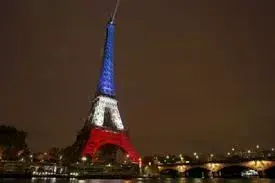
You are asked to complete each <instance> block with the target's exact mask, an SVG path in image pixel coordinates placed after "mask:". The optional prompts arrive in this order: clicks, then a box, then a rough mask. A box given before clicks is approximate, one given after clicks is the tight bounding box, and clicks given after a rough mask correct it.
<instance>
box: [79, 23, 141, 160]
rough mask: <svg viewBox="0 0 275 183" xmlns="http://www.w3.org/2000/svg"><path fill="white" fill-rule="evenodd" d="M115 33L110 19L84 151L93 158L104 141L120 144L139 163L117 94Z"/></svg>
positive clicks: (88, 121) (86, 126)
mask: <svg viewBox="0 0 275 183" xmlns="http://www.w3.org/2000/svg"><path fill="white" fill-rule="evenodd" d="M114 33H115V24H114V21H113V20H111V21H110V22H108V23H107V25H106V38H105V45H104V54H103V58H102V67H101V71H100V77H99V81H98V84H97V92H96V97H95V99H94V101H93V103H92V108H91V111H90V115H89V117H88V120H87V122H86V125H85V128H86V130H84V131H86V132H85V136H86V139H83V140H84V146H83V148H82V153H81V154H82V156H89V157H91V158H92V159H93V158H94V157H95V156H96V153H97V151H98V150H99V149H100V148H101V147H102V146H103V145H106V144H111V145H115V146H118V147H119V148H121V149H122V150H123V151H124V152H125V153H126V154H127V157H128V158H129V160H131V162H133V163H139V159H140V156H139V154H138V153H137V152H136V151H135V149H134V147H133V146H132V144H131V143H130V140H129V136H128V135H127V133H126V131H125V128H124V125H123V122H122V120H121V117H120V113H119V109H118V105H117V100H116V95H115V94H116V93H115V81H114V80H115V77H114Z"/></svg>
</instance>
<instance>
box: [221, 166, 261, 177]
mask: <svg viewBox="0 0 275 183" xmlns="http://www.w3.org/2000/svg"><path fill="white" fill-rule="evenodd" d="M249 170H254V171H255V172H256V173H257V172H258V171H257V170H256V169H253V168H251V167H247V166H243V165H241V164H233V165H228V166H225V167H223V168H221V169H220V170H219V176H220V177H224V178H226V177H242V173H244V172H245V171H249ZM257 174H258V173H257Z"/></svg>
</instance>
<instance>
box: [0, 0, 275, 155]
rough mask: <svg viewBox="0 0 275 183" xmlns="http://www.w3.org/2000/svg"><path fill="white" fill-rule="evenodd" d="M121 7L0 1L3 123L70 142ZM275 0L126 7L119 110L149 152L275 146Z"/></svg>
mask: <svg viewBox="0 0 275 183" xmlns="http://www.w3.org/2000/svg"><path fill="white" fill-rule="evenodd" d="M114 5H115V0H58V1H55V0H41V1H37V0H25V1H19V0H17V1H16V0H2V1H1V2H0V23H1V30H0V46H1V49H0V63H1V65H0V122H1V123H3V124H7V125H15V126H16V127H17V128H19V129H22V130H24V131H27V132H28V133H29V137H28V143H29V146H30V147H31V148H32V149H33V150H35V151H44V150H47V149H49V148H50V147H53V146H58V147H64V146H67V145H70V144H72V143H73V141H74V139H75V136H76V133H77V132H78V130H80V129H81V128H82V126H83V124H84V121H83V119H84V118H86V117H87V115H88V110H89V107H90V103H89V100H91V99H92V98H93V97H94V94H95V89H96V83H97V79H98V77H99V70H100V64H101V54H102V48H103V44H104V36H105V24H106V22H107V20H108V19H109V15H110V14H111V11H112V9H113V7H114ZM274 9H275V1H274V0H264V1H259V0H243V1H240V0H223V1H221V0H213V1H206V0H195V1H189V0H122V1H121V6H120V9H119V12H118V16H117V21H116V22H117V26H116V43H115V46H116V47H115V64H116V86H117V98H118V100H119V108H120V113H121V116H122V119H123V121H124V123H125V124H126V125H127V126H128V127H129V128H130V134H131V140H132V142H133V144H134V146H135V147H136V148H137V150H138V151H139V152H140V153H141V154H142V155H149V154H152V153H155V152H160V153H181V152H186V153H191V152H193V151H196V152H222V151H227V150H229V149H230V148H231V146H232V145H234V144H235V145H239V146H242V147H244V148H252V147H255V145H256V144H260V146H262V147H266V148H271V147H274V146H275V142H274V139H275V133H274V131H275V71H274V69H275V11H274Z"/></svg>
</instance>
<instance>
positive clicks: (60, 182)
mask: <svg viewBox="0 0 275 183" xmlns="http://www.w3.org/2000/svg"><path fill="white" fill-rule="evenodd" d="M0 182H1V183H275V179H260V178H254V179H220V178H215V179H199V178H195V179H191V178H190V179H186V178H178V179H173V178H156V179H146V178H145V179H134V180H110V179H91V180H78V179H58V178H32V179H0Z"/></svg>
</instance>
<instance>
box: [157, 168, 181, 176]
mask: <svg viewBox="0 0 275 183" xmlns="http://www.w3.org/2000/svg"><path fill="white" fill-rule="evenodd" d="M159 174H160V175H164V176H172V177H176V176H178V175H180V174H181V173H180V172H179V171H178V170H177V169H175V168H165V169H162V170H161V171H160V172H159Z"/></svg>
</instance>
